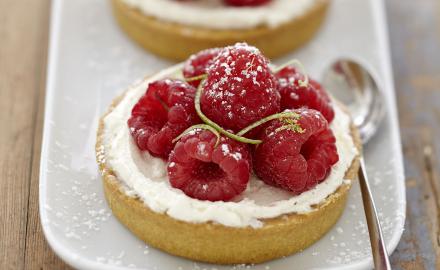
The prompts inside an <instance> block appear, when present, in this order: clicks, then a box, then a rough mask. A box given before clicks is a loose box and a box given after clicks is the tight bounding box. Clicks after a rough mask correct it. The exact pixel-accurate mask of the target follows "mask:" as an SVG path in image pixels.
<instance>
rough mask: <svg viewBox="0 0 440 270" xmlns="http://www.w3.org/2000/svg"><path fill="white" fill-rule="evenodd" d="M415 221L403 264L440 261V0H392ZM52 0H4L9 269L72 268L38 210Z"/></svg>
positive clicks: (3, 253) (1, 209)
mask: <svg viewBox="0 0 440 270" xmlns="http://www.w3.org/2000/svg"><path fill="white" fill-rule="evenodd" d="M386 5H387V14H388V21H389V29H390V40H391V49H392V57H393V59H392V60H393V65H394V78H395V82H396V96H397V100H398V107H399V108H398V109H399V116H400V128H401V132H402V144H403V146H402V147H403V151H404V156H405V172H406V176H407V179H406V185H407V198H408V209H407V221H406V224H405V228H406V229H405V231H404V234H403V237H402V240H401V242H400V243H399V246H398V248H397V250H396V251H395V252H394V254H393V255H392V264H393V268H394V269H440V261H439V260H440V163H439V161H440V143H438V140H439V138H438V137H439V134H440V52H439V50H440V1H438V0H424V1H401V0H386ZM49 7H50V0H33V1H16V0H0V40H1V42H0V126H1V127H2V128H1V129H0V191H1V192H2V194H1V196H0V269H2V270H3V269H48V270H51V269H56V270H58V269H70V268H69V267H68V266H67V265H66V264H64V263H63V262H62V261H61V260H60V259H59V258H58V257H57V256H56V255H55V254H54V253H53V252H52V251H51V249H50V248H49V247H48V245H47V243H46V241H45V239H44V235H43V233H42V231H41V226H40V220H39V213H38V175H39V171H38V168H39V159H40V150H41V129H42V123H43V113H44V88H45V79H44V78H45V70H46V69H45V68H46V55H47V36H48V21H49Z"/></svg>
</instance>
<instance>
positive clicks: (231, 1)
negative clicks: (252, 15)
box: [223, 0, 271, 6]
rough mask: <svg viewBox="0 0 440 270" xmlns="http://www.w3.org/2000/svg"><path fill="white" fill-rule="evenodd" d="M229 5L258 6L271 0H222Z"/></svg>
mask: <svg viewBox="0 0 440 270" xmlns="http://www.w3.org/2000/svg"><path fill="white" fill-rule="evenodd" d="M223 1H224V2H225V3H226V4H227V5H230V6H259V5H263V4H266V3H267V2H269V1H271V0H223Z"/></svg>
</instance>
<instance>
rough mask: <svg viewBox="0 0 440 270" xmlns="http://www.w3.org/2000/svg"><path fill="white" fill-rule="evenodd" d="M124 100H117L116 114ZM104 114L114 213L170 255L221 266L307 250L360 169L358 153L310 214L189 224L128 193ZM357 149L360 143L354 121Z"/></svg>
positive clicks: (106, 178) (105, 171)
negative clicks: (112, 162) (112, 158)
mask: <svg viewBox="0 0 440 270" xmlns="http://www.w3.org/2000/svg"><path fill="white" fill-rule="evenodd" d="M119 99H120V98H118V99H115V100H114V102H113V105H112V107H111V108H110V110H109V111H108V112H107V113H109V112H111V110H112V108H113V107H114V106H116V105H117V104H118V102H119ZM104 117H105V115H104V116H103V118H104ZM103 118H101V120H100V123H99V128H98V136H97V142H96V153H97V160H98V163H99V170H100V171H101V174H102V181H103V185H104V194H105V197H106V199H107V202H108V204H109V206H110V208H111V209H112V212H113V214H114V215H115V216H116V217H117V218H118V219H119V221H120V222H121V223H122V224H124V225H125V226H126V227H127V228H128V229H129V230H130V231H131V232H132V233H134V234H135V235H136V236H137V237H139V238H140V239H142V240H143V241H145V242H146V243H148V244H150V245H152V246H153V247H156V248H158V249H161V250H163V251H165V252H168V253H170V254H173V255H176V256H180V257H184V258H189V259H193V260H197V261H204V262H209V263H217V264H241V263H261V262H265V261H268V260H272V259H276V258H280V257H283V256H288V255H290V254H293V253H296V252H298V251H302V250H304V249H306V248H307V247H308V246H310V245H312V244H313V243H315V242H316V241H318V240H319V239H320V238H321V237H322V236H324V235H325V234H326V233H327V232H328V231H329V230H330V229H331V228H332V226H333V225H334V224H335V223H336V222H337V221H338V219H339V217H340V216H341V214H342V213H343V211H344V208H345V205H346V201H347V196H348V193H349V190H350V188H351V185H352V181H354V179H355V178H356V175H357V171H358V169H359V158H358V157H356V158H355V159H354V160H353V162H352V164H351V166H350V168H349V169H348V170H347V171H346V173H345V179H347V180H352V181H347V182H346V183H344V184H343V185H341V186H340V187H339V188H338V190H337V191H336V192H334V193H333V194H332V195H330V196H329V197H328V198H327V199H326V200H325V201H323V202H322V203H320V204H319V205H317V206H315V209H314V211H312V212H310V213H308V214H288V215H282V216H280V217H277V218H271V219H266V220H263V223H264V225H263V227H261V228H252V227H245V228H234V227H228V226H224V225H221V224H215V223H212V222H205V223H190V222H185V221H180V220H177V219H174V218H172V217H170V216H168V215H167V214H163V213H157V212H155V211H152V210H151V209H149V208H148V207H147V206H145V204H144V203H143V202H142V201H141V200H140V199H139V198H136V197H132V196H128V195H126V193H125V192H124V186H123V184H122V182H121V180H120V179H118V177H117V176H116V175H115V173H114V172H113V170H112V168H111V167H109V166H108V165H107V164H106V163H105V152H103V151H102V149H103V143H102V132H103V125H104V124H103ZM351 131H352V134H351V135H352V137H353V140H354V141H355V145H356V147H357V148H358V150H359V151H360V150H361V141H360V137H359V134H358V131H357V129H356V128H355V127H354V125H352V128H351Z"/></svg>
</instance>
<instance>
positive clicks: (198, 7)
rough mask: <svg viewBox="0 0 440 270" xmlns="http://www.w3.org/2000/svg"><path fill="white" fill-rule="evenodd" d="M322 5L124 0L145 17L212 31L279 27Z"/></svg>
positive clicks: (306, 1) (301, 0) (308, 0)
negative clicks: (254, 4)
mask: <svg viewBox="0 0 440 270" xmlns="http://www.w3.org/2000/svg"><path fill="white" fill-rule="evenodd" d="M318 1H323V0H272V1H271V2H270V3H268V4H266V5H262V6H257V7H231V6H226V5H224V4H223V3H222V1H221V0H194V1H177V0H123V2H124V3H126V4H127V5H129V6H131V7H134V8H137V9H139V10H140V11H141V12H142V13H144V14H145V15H149V16H153V17H156V18H158V19H161V20H164V21H169V22H174V23H179V24H182V25H190V26H198V27H204V28H212V29H249V28H255V27H257V26H261V25H265V26H268V27H276V26H279V25H281V24H283V23H286V22H288V21H290V20H292V19H294V18H296V17H298V16H301V15H303V14H304V13H305V12H307V11H308V10H309V9H310V8H311V7H313V5H314V4H315V3H316V2H318Z"/></svg>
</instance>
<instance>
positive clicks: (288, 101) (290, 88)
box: [275, 66, 335, 123]
mask: <svg viewBox="0 0 440 270" xmlns="http://www.w3.org/2000/svg"><path fill="white" fill-rule="evenodd" d="M275 76H276V77H277V78H278V90H279V92H280V95H281V110H286V109H297V108H300V107H307V108H310V109H315V110H318V111H320V112H321V113H322V115H324V117H325V118H326V119H327V121H328V122H329V123H331V121H332V120H333V118H334V116H335V113H334V111H333V108H332V104H331V100H330V97H329V96H328V94H327V92H326V91H325V90H324V89H323V88H322V86H321V85H320V84H319V83H318V82H316V81H314V80H309V84H308V85H307V86H300V84H299V81H300V80H304V79H305V77H304V75H303V74H301V73H300V72H298V71H297V70H296V69H295V68H294V67H291V66H287V67H285V68H283V69H282V70H280V71H279V72H277V73H276V74H275Z"/></svg>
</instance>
